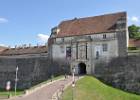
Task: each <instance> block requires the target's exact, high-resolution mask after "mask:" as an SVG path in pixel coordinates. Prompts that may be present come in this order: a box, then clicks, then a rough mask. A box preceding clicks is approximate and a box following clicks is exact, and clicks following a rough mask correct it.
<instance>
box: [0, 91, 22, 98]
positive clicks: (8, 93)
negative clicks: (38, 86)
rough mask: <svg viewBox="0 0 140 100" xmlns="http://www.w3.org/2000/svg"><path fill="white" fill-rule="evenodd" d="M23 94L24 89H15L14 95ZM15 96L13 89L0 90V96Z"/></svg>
mask: <svg viewBox="0 0 140 100" xmlns="http://www.w3.org/2000/svg"><path fill="white" fill-rule="evenodd" d="M22 94H24V91H17V92H16V95H22ZM9 95H10V96H15V92H14V91H9V92H8V91H1V92H0V97H5V98H8V96H9Z"/></svg>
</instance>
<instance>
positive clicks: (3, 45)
mask: <svg viewBox="0 0 140 100" xmlns="http://www.w3.org/2000/svg"><path fill="white" fill-rule="evenodd" d="M0 46H2V47H8V46H7V45H5V44H0Z"/></svg>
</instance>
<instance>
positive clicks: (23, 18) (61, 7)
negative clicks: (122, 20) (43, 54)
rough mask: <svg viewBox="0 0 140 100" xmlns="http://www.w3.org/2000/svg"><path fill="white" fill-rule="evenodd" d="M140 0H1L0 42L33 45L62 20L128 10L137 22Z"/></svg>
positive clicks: (139, 22) (42, 41)
mask: <svg viewBox="0 0 140 100" xmlns="http://www.w3.org/2000/svg"><path fill="white" fill-rule="evenodd" d="M139 4H140V0H0V44H1V45H7V46H8V45H11V46H14V45H22V44H29V43H31V44H32V45H36V44H37V43H39V44H43V43H45V42H46V41H47V38H48V36H49V35H50V30H51V28H52V27H54V26H56V25H58V24H59V22H61V21H62V20H66V19H73V18H74V17H77V18H80V17H87V16H95V15H101V14H106V13H112V12H120V11H127V13H128V23H129V25H130V24H137V25H140V11H139V9H140V5H139Z"/></svg>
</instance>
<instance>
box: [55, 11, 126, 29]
mask: <svg viewBox="0 0 140 100" xmlns="http://www.w3.org/2000/svg"><path fill="white" fill-rule="evenodd" d="M120 13H124V14H127V11H120V12H114V13H106V14H101V15H95V16H87V17H86V16H85V17H80V18H77V17H74V18H73V19H68V20H63V21H61V22H60V23H59V24H58V26H59V25H60V24H61V23H63V22H65V21H73V20H75V19H76V20H79V19H86V18H93V17H101V16H108V15H114V14H120Z"/></svg>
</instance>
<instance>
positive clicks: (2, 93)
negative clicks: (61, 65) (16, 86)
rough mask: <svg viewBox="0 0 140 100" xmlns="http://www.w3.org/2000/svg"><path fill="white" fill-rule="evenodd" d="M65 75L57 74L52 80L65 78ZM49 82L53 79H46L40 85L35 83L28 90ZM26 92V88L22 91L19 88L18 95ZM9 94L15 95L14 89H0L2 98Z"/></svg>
mask: <svg viewBox="0 0 140 100" xmlns="http://www.w3.org/2000/svg"><path fill="white" fill-rule="evenodd" d="M63 77H64V75H60V76H57V77H53V79H52V81H54V80H58V79H61V78H63ZM48 82H51V79H48V80H47V81H44V82H42V83H40V84H38V85H35V86H33V87H31V88H29V89H28V90H32V89H35V88H37V87H39V86H41V85H43V84H46V83H48ZM24 93H25V92H24V90H21V91H20V90H17V93H16V95H18V96H19V95H23V94H24ZM9 94H10V96H15V92H14V90H11V91H10V92H8V91H5V90H0V98H1V97H5V98H7V97H8V96H9Z"/></svg>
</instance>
